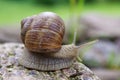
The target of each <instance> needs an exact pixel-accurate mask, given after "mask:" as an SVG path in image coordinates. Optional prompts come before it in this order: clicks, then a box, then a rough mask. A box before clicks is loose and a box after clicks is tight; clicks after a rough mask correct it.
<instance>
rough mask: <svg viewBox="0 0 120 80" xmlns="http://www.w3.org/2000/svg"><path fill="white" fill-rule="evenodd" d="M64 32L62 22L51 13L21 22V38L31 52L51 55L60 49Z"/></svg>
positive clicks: (44, 13)
mask: <svg viewBox="0 0 120 80" xmlns="http://www.w3.org/2000/svg"><path fill="white" fill-rule="evenodd" d="M64 32H65V25H64V22H63V20H62V19H61V18H60V17H59V16H57V15H56V14H55V13H52V12H43V13H41V14H39V15H34V16H32V17H27V18H25V19H23V20H22V21H21V38H22V41H23V43H24V44H25V46H26V48H27V49H28V50H29V51H32V52H38V53H52V52H57V51H59V50H60V49H61V44H62V40H63V36H64Z"/></svg>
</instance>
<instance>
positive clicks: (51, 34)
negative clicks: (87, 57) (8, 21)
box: [18, 12, 96, 71]
mask: <svg viewBox="0 0 120 80" xmlns="http://www.w3.org/2000/svg"><path fill="white" fill-rule="evenodd" d="M64 33H65V25H64V22H63V20H62V19H61V18H60V17H59V16H57V15H56V14H55V13H53V12H43V13H40V14H38V15H34V16H31V17H27V18H25V19H23V20H22V21H21V39H22V42H23V43H24V45H25V48H24V53H23V54H22V55H21V56H20V58H19V59H18V61H19V63H20V64H21V65H23V66H25V67H27V68H32V69H37V70H43V71H52V70H59V69H63V68H68V67H70V66H71V65H72V63H73V62H74V61H75V60H76V57H77V56H78V50H79V49H80V48H81V47H82V46H85V45H89V44H93V43H94V42H96V41H92V42H89V43H86V44H83V45H80V46H76V45H75V38H76V34H75V35H74V40H73V43H72V44H69V45H61V44H62V40H63V36H64Z"/></svg>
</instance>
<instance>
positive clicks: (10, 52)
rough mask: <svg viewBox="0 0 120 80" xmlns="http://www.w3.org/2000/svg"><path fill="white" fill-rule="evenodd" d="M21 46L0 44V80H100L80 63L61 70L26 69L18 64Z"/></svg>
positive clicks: (21, 52) (21, 50) (21, 51)
mask: <svg viewBox="0 0 120 80" xmlns="http://www.w3.org/2000/svg"><path fill="white" fill-rule="evenodd" d="M23 48H24V45H23V44H18V43H5V44H0V80H100V79H99V78H98V77H97V76H96V75H94V73H93V72H92V71H91V70H90V69H89V68H87V67H86V66H85V65H83V64H82V63H78V62H75V63H74V64H73V66H71V67H70V68H67V69H63V70H57V71H50V72H43V71H38V70H32V69H27V68H25V67H23V66H21V65H20V64H19V63H18V57H19V56H20V55H21V54H23Z"/></svg>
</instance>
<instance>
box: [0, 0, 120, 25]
mask: <svg viewBox="0 0 120 80" xmlns="http://www.w3.org/2000/svg"><path fill="white" fill-rule="evenodd" d="M78 10H79V8H78ZM43 11H53V12H55V13H57V14H58V15H60V16H61V17H62V18H63V19H67V18H69V15H70V6H69V5H62V6H60V5H59V6H54V7H47V6H43V5H34V4H30V3H24V2H19V3H16V2H10V1H9V2H7V1H2V0H1V1H0V25H5V24H16V23H20V21H21V20H22V19H23V18H25V17H27V16H31V15H33V14H38V13H40V12H43ZM89 11H97V12H101V13H106V14H109V15H115V16H116V15H117V16H119V14H120V5H119V3H109V4H108V3H107V4H89V5H84V7H83V13H84V12H89ZM78 14H79V13H78Z"/></svg>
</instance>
